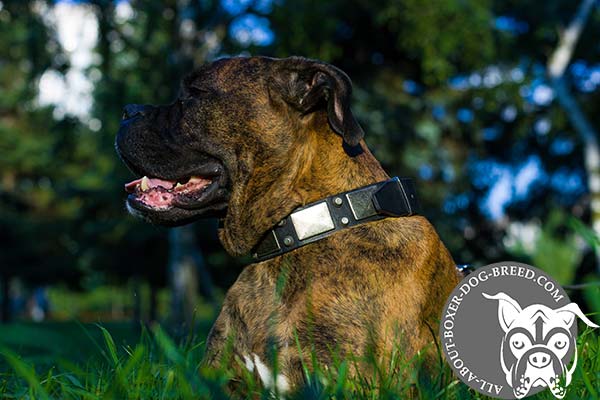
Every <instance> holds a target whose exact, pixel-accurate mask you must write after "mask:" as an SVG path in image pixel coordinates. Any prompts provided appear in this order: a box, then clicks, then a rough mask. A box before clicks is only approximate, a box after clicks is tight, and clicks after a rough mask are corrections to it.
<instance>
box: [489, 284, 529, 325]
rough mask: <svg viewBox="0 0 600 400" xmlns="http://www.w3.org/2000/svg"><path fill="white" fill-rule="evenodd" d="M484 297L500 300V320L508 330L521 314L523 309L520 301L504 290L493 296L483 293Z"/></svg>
mask: <svg viewBox="0 0 600 400" xmlns="http://www.w3.org/2000/svg"><path fill="white" fill-rule="evenodd" d="M482 295H483V297H485V298H486V299H490V300H498V321H499V322H500V326H501V327H502V330H503V331H504V332H508V330H509V329H510V326H511V325H512V323H513V322H515V319H517V317H518V316H519V314H520V313H521V311H522V309H521V306H520V305H519V303H517V301H516V300H514V299H513V298H512V297H510V296H509V295H507V294H506V293H504V292H500V293H497V294H495V295H493V296H490V295H489V294H486V293H482Z"/></svg>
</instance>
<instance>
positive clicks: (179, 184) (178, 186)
mask: <svg viewBox="0 0 600 400" xmlns="http://www.w3.org/2000/svg"><path fill="white" fill-rule="evenodd" d="M184 186H185V185H182V184H181V183H179V182H177V185H175V189H179V188H182V187H184Z"/></svg>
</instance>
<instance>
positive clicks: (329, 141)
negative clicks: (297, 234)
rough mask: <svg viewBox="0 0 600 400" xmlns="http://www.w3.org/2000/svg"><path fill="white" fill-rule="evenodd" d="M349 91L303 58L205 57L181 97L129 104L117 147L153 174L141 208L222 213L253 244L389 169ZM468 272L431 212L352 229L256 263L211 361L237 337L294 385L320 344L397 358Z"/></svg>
mask: <svg viewBox="0 0 600 400" xmlns="http://www.w3.org/2000/svg"><path fill="white" fill-rule="evenodd" d="M350 94H351V82H350V79H349V78H348V76H346V74H344V72H342V71H341V70H339V69H338V68H336V67H334V66H332V65H329V64H326V63H322V62H318V61H313V60H309V59H305V58H299V57H291V58H287V59H273V58H266V57H250V58H229V59H222V60H218V61H216V62H214V63H212V64H209V65H207V66H204V67H202V68H200V69H198V70H197V71H195V72H193V73H192V74H191V75H189V76H188V77H187V78H185V79H184V80H183V84H182V88H181V93H180V96H179V98H178V99H177V100H176V101H175V102H173V103H172V104H169V105H164V106H138V105H130V106H127V107H126V108H125V113H124V116H123V122H122V125H121V128H120V130H119V133H118V136H117V140H116V148H117V151H118V153H119V155H120V157H121V159H122V160H123V161H124V162H125V164H126V165H127V166H128V167H129V168H130V169H131V170H132V171H133V172H134V173H135V174H138V175H140V176H144V178H142V179H137V180H135V181H133V182H131V183H129V184H127V185H126V188H127V190H128V191H129V192H130V194H129V197H128V199H127V207H128V209H129V210H130V211H131V213H132V214H135V215H138V216H141V217H142V218H144V219H146V220H148V221H150V222H152V223H156V224H161V225H169V226H174V225H181V224H185V223H189V222H191V221H193V220H195V219H197V218H201V217H219V218H221V219H222V227H221V228H220V230H219V238H220V240H221V242H222V243H223V246H224V247H225V249H226V250H227V251H228V252H229V253H230V254H232V255H234V256H241V255H245V254H248V253H250V252H251V250H252V249H253V248H255V246H256V245H257V244H258V243H259V241H260V240H261V238H263V237H264V236H265V234H266V233H267V232H268V231H270V230H271V229H272V228H273V227H274V226H276V225H277V224H278V222H279V221H281V220H282V219H284V218H285V217H286V216H288V215H289V214H290V213H292V212H293V211H294V210H295V209H296V208H298V207H301V206H303V205H306V204H309V203H311V202H315V201H317V200H320V199H323V198H325V197H327V196H330V195H335V194H337V193H341V192H345V191H349V190H352V189H356V188H359V187H362V186H366V185H370V184H373V183H376V182H381V181H385V180H387V179H389V176H388V175H387V174H386V173H385V171H384V170H383V169H382V167H381V165H380V164H379V162H378V161H377V160H376V159H375V157H373V155H372V154H371V152H370V151H369V149H368V148H367V146H366V144H365V142H364V141H363V130H362V129H361V127H360V125H359V124H358V123H357V121H356V120H355V118H354V116H353V115H352V111H351V110H350ZM458 280H459V275H458V273H457V272H456V269H455V264H454V262H453V260H452V257H451V256H450V254H449V253H448V250H447V249H446V247H445V246H444V245H443V244H442V242H441V241H440V238H439V237H438V235H437V234H436V232H435V230H434V228H433V227H432V226H431V224H430V223H429V222H428V221H427V220H426V219H425V218H424V217H422V216H410V217H398V218H393V217H389V218H383V219H380V220H377V221H372V222H368V223H364V224H358V225H356V226H353V227H349V228H346V229H341V230H339V231H336V232H335V233H333V234H331V235H329V236H327V237H325V238H323V239H321V240H318V241H315V242H313V243H311V244H308V245H306V246H303V247H300V248H297V249H295V250H293V251H290V252H287V253H285V254H283V255H278V256H275V257H272V258H269V259H267V260H265V261H262V262H258V263H254V264H251V265H249V266H247V267H246V268H245V269H244V270H243V272H242V273H241V274H240V276H239V278H238V280H237V281H236V282H235V284H234V285H233V286H232V287H231V289H229V292H228V293H227V296H226V298H225V301H224V304H223V308H222V310H221V312H220V314H219V317H218V319H217V321H216V322H215V324H214V326H213V328H212V331H211V332H210V335H209V338H208V343H207V356H206V357H207V361H208V362H209V363H213V364H215V363H218V362H220V361H221V358H222V356H223V354H224V353H225V351H224V349H225V347H226V345H227V343H230V344H232V353H233V355H234V356H235V357H236V358H237V360H238V361H239V362H237V363H235V362H234V363H233V364H234V368H235V365H237V366H238V367H239V366H240V365H243V364H245V366H246V367H247V368H249V369H250V370H254V371H255V372H256V373H257V374H258V375H259V376H260V378H261V379H262V381H263V383H264V384H265V385H266V386H271V385H273V384H274V381H275V382H276V385H277V387H278V389H279V390H285V389H289V388H293V387H294V386H297V385H298V384H300V383H302V382H303V372H302V366H301V364H302V361H304V362H305V363H306V364H308V365H309V366H310V365H311V363H310V360H311V358H310V354H311V352H315V353H316V355H317V359H318V361H319V362H320V363H322V364H325V365H326V364H328V363H330V362H332V354H335V353H337V354H338V355H345V354H346V355H348V354H353V355H355V356H361V355H365V354H367V353H370V354H375V355H376V356H377V357H378V358H379V359H385V358H386V357H388V356H389V355H390V354H392V347H393V346H394V345H398V344H399V345H400V346H401V348H402V350H403V351H404V356H406V357H411V356H413V355H414V354H415V353H416V352H417V351H418V350H419V349H422V348H423V347H424V346H427V345H428V344H431V343H432V342H433V340H434V332H437V327H436V325H437V323H438V320H439V317H440V312H441V308H442V306H443V304H444V301H445V300H446V297H447V296H448V294H449V293H450V291H451V290H452V288H453V287H454V286H455V285H456V284H457V283H458ZM228 341H229V342H228ZM297 344H299V346H298V345H297ZM430 347H431V346H430ZM273 348H274V349H275V350H276V351H275V352H273V351H272V350H273ZM272 354H276V355H277V370H278V373H279V374H278V375H277V377H273V376H272V375H271V371H272V370H273V365H272V364H273V358H272ZM359 365H360V364H359ZM358 368H359V369H360V368H363V367H358ZM364 368H366V367H364ZM274 378H276V379H274Z"/></svg>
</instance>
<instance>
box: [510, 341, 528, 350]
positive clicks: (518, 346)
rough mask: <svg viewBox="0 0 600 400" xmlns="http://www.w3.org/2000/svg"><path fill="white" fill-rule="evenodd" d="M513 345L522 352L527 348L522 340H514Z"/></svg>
mask: <svg viewBox="0 0 600 400" xmlns="http://www.w3.org/2000/svg"><path fill="white" fill-rule="evenodd" d="M512 345H513V347H514V348H515V349H517V350H521V349H522V348H523V347H525V343H523V342H521V341H520V340H513V342H512Z"/></svg>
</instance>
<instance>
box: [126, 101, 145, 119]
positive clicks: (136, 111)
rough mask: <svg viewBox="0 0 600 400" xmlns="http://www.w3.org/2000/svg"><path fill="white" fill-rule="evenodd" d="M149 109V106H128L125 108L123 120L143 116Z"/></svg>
mask: <svg viewBox="0 0 600 400" xmlns="http://www.w3.org/2000/svg"><path fill="white" fill-rule="evenodd" d="M147 108H148V107H147V106H144V105H142V104H127V105H126V106H125V108H123V119H129V118H133V117H135V116H136V115H143V114H144V110H145V109H147Z"/></svg>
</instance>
